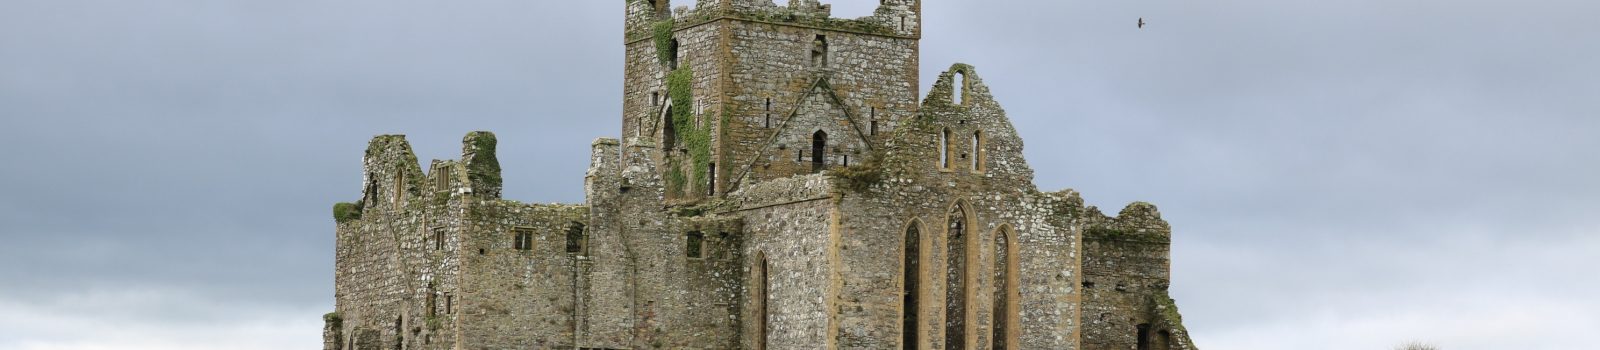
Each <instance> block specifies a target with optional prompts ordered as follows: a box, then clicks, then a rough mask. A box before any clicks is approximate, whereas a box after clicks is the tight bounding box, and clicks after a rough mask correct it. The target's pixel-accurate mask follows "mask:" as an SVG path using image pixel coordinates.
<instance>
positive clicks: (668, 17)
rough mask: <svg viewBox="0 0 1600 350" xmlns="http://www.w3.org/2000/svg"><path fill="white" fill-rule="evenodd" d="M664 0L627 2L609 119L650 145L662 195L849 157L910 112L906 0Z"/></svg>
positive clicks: (911, 6) (873, 144) (912, 45)
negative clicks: (863, 2) (848, 1)
mask: <svg viewBox="0 0 1600 350" xmlns="http://www.w3.org/2000/svg"><path fill="white" fill-rule="evenodd" d="M681 1H683V0H680V2H681ZM673 5H674V4H672V3H671V2H670V1H669V0H629V2H628V6H627V20H626V24H625V25H626V33H627V34H626V39H625V42H626V46H627V48H626V52H627V54H626V56H627V58H626V62H627V63H626V68H625V69H626V72H625V86H624V91H623V123H622V125H623V130H622V131H623V135H624V138H626V139H629V140H630V141H631V142H630V144H646V145H652V146H654V147H652V148H653V149H655V152H656V154H655V155H654V157H655V158H656V159H657V160H658V163H657V164H661V165H662V166H661V167H660V169H661V171H662V178H663V180H664V181H665V183H666V185H667V197H668V199H669V202H673V203H687V202H694V201H696V200H698V199H701V198H705V197H707V196H713V197H714V196H718V195H721V194H725V193H728V192H731V191H733V190H735V189H737V188H738V187H740V186H741V185H745V184H749V183H753V182H758V181H763V180H770V179H776V178H783V177H787V176H792V175H796V174H806V173H814V172H820V171H822V170H825V169H827V168H830V167H835V166H847V165H849V164H850V163H852V162H854V163H860V162H863V161H865V160H866V159H867V158H868V157H869V156H870V154H869V152H871V151H872V150H873V149H874V148H878V147H880V146H881V145H882V141H881V140H882V137H881V135H887V134H888V132H889V131H891V130H892V129H893V128H894V127H895V126H896V125H898V124H899V123H900V122H901V121H903V120H907V119H909V118H911V117H912V116H914V115H915V114H916V113H917V108H918V103H917V99H918V96H919V91H918V86H919V85H920V84H919V82H918V68H917V67H918V63H919V62H918V40H919V39H920V36H921V4H920V3H919V2H918V1H916V0H883V1H882V2H881V4H880V6H879V7H878V9H877V11H875V13H874V14H873V15H871V16H867V17H862V18H856V19H838V18H831V13H830V12H831V8H830V6H829V5H822V4H819V3H818V2H817V1H816V0H794V1H789V3H788V5H782V6H780V5H777V4H775V3H774V2H773V0H700V1H697V2H695V3H694V4H692V6H693V7H689V6H679V7H677V8H676V9H674V8H673V7H672V6H673ZM679 5H690V4H679Z"/></svg>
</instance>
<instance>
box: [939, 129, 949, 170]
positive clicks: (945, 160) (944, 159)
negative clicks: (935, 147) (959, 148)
mask: <svg viewBox="0 0 1600 350" xmlns="http://www.w3.org/2000/svg"><path fill="white" fill-rule="evenodd" d="M939 167H940V168H943V169H949V168H950V129H949V128H945V129H944V131H941V132H939Z"/></svg>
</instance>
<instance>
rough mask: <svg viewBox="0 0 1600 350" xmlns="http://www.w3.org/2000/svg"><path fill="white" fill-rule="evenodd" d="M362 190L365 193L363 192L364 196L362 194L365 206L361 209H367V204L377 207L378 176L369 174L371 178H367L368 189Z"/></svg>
mask: <svg viewBox="0 0 1600 350" xmlns="http://www.w3.org/2000/svg"><path fill="white" fill-rule="evenodd" d="M362 192H363V193H362V196H361V202H362V203H363V204H362V206H363V208H361V209H366V208H365V207H366V206H371V207H377V206H378V198H379V197H378V177H376V176H369V179H368V180H367V188H366V190H364V191H362Z"/></svg>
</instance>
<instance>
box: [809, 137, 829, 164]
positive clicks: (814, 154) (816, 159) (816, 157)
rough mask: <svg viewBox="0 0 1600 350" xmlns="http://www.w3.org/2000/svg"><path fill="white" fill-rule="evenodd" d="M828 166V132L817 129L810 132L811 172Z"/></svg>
mask: <svg viewBox="0 0 1600 350" xmlns="http://www.w3.org/2000/svg"><path fill="white" fill-rule="evenodd" d="M827 166H828V133H826V132H823V131H822V130H817V132H816V133H813V134H811V172H813V173H815V172H819V171H822V169H823V168H825V167H827Z"/></svg>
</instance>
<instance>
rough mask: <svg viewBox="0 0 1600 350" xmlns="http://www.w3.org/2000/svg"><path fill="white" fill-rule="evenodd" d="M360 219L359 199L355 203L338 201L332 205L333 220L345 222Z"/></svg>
mask: <svg viewBox="0 0 1600 350" xmlns="http://www.w3.org/2000/svg"><path fill="white" fill-rule="evenodd" d="M360 219H361V201H356V202H355V203H338V204H334V205H333V221H334V222H337V223H341V224H343V223H346V222H350V221H352V220H360Z"/></svg>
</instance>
